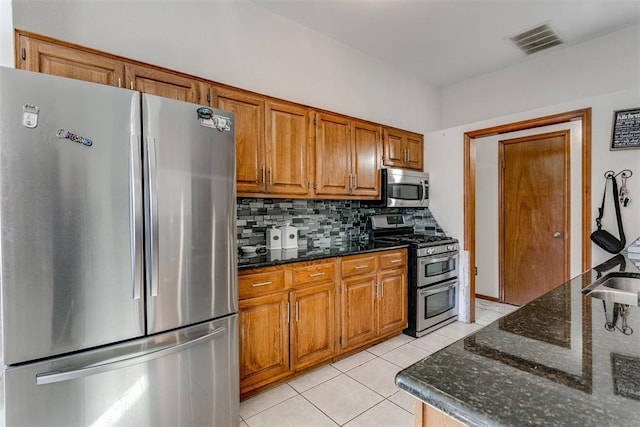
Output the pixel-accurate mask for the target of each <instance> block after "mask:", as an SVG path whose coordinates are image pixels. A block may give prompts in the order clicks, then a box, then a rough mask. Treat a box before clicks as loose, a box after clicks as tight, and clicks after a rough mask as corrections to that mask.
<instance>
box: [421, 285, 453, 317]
mask: <svg viewBox="0 0 640 427" xmlns="http://www.w3.org/2000/svg"><path fill="white" fill-rule="evenodd" d="M456 289H457V286H448V287H446V288H444V289H442V290H440V291H439V292H435V293H428V292H426V293H425V294H424V295H423V298H422V303H423V304H424V311H423V313H424V318H425V319H430V318H432V317H436V316H439V315H441V314H443V313H446V312H448V311H449V310H453V309H455V308H456Z"/></svg>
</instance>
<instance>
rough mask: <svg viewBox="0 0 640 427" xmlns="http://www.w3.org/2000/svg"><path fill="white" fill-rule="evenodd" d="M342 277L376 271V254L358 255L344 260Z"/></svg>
mask: <svg viewBox="0 0 640 427" xmlns="http://www.w3.org/2000/svg"><path fill="white" fill-rule="evenodd" d="M341 264H342V277H350V276H355V275H359V274H367V273H373V272H375V271H376V255H374V254H372V255H365V256H363V255H358V256H356V257H345V258H344V259H343V260H342V263H341Z"/></svg>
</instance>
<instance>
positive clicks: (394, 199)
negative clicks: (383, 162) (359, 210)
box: [365, 168, 429, 208]
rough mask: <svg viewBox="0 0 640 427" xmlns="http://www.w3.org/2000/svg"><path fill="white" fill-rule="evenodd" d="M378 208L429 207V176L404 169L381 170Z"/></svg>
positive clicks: (369, 203)
mask: <svg viewBox="0 0 640 427" xmlns="http://www.w3.org/2000/svg"><path fill="white" fill-rule="evenodd" d="M380 175H381V177H382V182H381V186H380V188H381V197H380V201H379V202H374V203H371V202H367V203H365V205H368V206H378V207H390V208H392V207H399V208H426V207H428V206H429V174H428V173H424V172H416V171H408V170H404V169H391V168H387V169H382V171H381V174H380Z"/></svg>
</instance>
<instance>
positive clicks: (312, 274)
mask: <svg viewBox="0 0 640 427" xmlns="http://www.w3.org/2000/svg"><path fill="white" fill-rule="evenodd" d="M325 274H327V273H325V272H324V271H323V272H322V273H311V274H310V275H309V277H318V276H324V275H325Z"/></svg>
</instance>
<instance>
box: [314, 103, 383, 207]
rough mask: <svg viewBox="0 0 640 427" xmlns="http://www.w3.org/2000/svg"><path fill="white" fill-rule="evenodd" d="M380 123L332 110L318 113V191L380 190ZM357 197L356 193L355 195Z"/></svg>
mask: <svg viewBox="0 0 640 427" xmlns="http://www.w3.org/2000/svg"><path fill="white" fill-rule="evenodd" d="M379 146H380V126H377V125H374V124H371V123H367V122H363V121H359V120H353V119H350V118H348V117H344V116H340V115H337V114H330V113H318V114H317V116H316V137H315V185H314V186H315V194H316V195H317V196H356V198H357V196H363V197H362V198H374V197H377V196H378V195H379V194H380V179H379V170H380V161H379V158H380V150H379V148H378V147H379ZM352 198H354V197H352Z"/></svg>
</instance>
